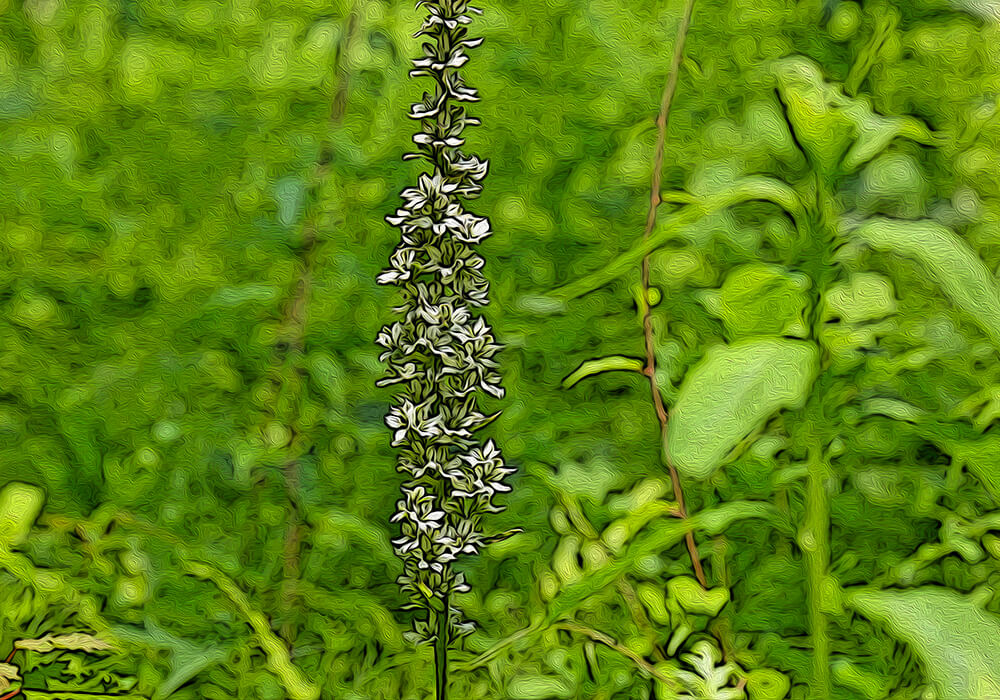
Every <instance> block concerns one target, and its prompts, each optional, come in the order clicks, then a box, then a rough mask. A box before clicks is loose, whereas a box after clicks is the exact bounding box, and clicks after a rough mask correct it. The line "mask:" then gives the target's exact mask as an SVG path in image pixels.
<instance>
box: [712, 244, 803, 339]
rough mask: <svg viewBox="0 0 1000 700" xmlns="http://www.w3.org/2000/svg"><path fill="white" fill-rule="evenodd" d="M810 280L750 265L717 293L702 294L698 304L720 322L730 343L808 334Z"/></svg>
mask: <svg viewBox="0 0 1000 700" xmlns="http://www.w3.org/2000/svg"><path fill="white" fill-rule="evenodd" d="M808 288H809V280H808V278H807V277H805V276H804V275H800V274H790V273H788V272H786V271H785V270H784V269H783V268H781V267H779V266H777V265H766V264H763V263H750V264H749V265H741V266H739V267H737V268H735V269H734V270H732V271H731V272H730V273H729V275H728V276H727V277H726V281H725V282H724V283H723V284H722V287H721V288H719V289H718V290H709V291H706V292H704V293H702V294H701V302H702V304H704V306H705V308H706V309H707V310H708V312H709V313H711V314H712V315H713V316H716V317H718V318H720V319H721V320H722V322H723V324H724V325H725V327H726V334H727V335H728V337H729V338H730V339H732V340H738V339H741V338H746V337H749V336H757V335H798V336H802V335H805V334H806V333H807V332H808V328H807V326H806V322H805V310H806V306H807V305H808V303H809V299H808V298H807V297H806V294H805V291H806V290H807V289H808Z"/></svg>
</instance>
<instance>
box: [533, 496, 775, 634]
mask: <svg viewBox="0 0 1000 700" xmlns="http://www.w3.org/2000/svg"><path fill="white" fill-rule="evenodd" d="M747 518H760V519H763V520H766V521H768V522H770V523H772V524H774V525H777V526H778V527H782V526H783V525H784V524H785V522H784V520H783V516H782V515H781V513H780V512H779V511H778V510H777V509H776V508H775V507H774V506H772V505H770V504H768V503H762V502H755V501H734V502H732V503H726V504H724V505H721V506H719V507H717V508H712V509H711V510H705V511H701V512H699V513H696V514H694V515H692V516H690V517H688V518H687V519H686V520H666V519H659V520H656V521H654V522H653V523H652V524H650V526H649V527H648V528H647V531H646V532H645V533H643V534H641V535H640V536H638V537H636V538H635V540H634V541H633V542H632V545H631V546H630V547H629V548H628V549H627V550H626V552H625V554H624V555H622V556H621V557H619V558H618V559H617V560H615V561H613V562H611V563H609V564H607V565H606V566H603V567H601V568H599V569H597V570H596V571H593V572H591V573H589V574H588V575H587V576H585V577H584V578H583V579H581V580H580V581H577V582H576V583H573V584H571V585H568V586H566V587H564V588H563V589H562V591H560V592H559V594H558V595H557V596H556V597H555V598H553V599H552V601H550V603H549V609H548V613H547V614H546V617H545V624H551V623H553V622H555V621H556V620H558V619H559V618H561V617H562V616H564V615H566V614H568V613H570V612H572V611H573V610H575V609H576V608H577V607H578V606H579V605H581V604H582V603H583V602H584V601H585V600H587V598H589V597H590V596H592V595H594V594H596V593H597V592H598V591H600V590H602V589H603V588H605V587H606V586H608V585H610V584H611V583H613V582H614V581H616V580H617V579H618V577H620V576H622V575H623V574H625V573H626V572H627V571H628V570H629V569H631V568H632V567H633V566H634V565H635V563H636V562H637V561H639V560H640V559H642V558H643V557H647V556H649V555H651V554H660V553H661V552H663V551H664V550H666V549H670V548H671V547H673V546H674V545H676V544H678V543H679V542H680V541H681V540H683V539H684V535H685V533H686V532H687V531H688V530H692V531H696V530H703V531H704V532H706V533H707V534H709V535H715V534H718V533H720V532H723V531H724V530H725V529H726V528H727V527H729V526H730V525H731V524H732V523H734V522H736V521H737V520H743V519H747ZM786 529H787V528H786Z"/></svg>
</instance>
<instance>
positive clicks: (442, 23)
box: [375, 0, 514, 642]
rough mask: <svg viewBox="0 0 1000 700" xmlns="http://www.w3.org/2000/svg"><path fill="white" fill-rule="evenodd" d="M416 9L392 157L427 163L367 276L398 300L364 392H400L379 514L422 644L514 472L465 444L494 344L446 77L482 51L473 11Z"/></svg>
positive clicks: (455, 92) (451, 0)
mask: <svg viewBox="0 0 1000 700" xmlns="http://www.w3.org/2000/svg"><path fill="white" fill-rule="evenodd" d="M417 6H418V7H421V6H424V7H426V8H427V13H428V14H427V17H426V19H425V20H424V22H423V24H422V26H421V28H420V30H419V31H418V32H417V33H416V36H427V37H429V40H428V41H427V43H424V44H423V47H422V53H423V55H422V56H421V57H420V58H417V59H415V60H414V61H413V70H411V71H410V75H412V76H432V77H434V79H435V83H436V84H435V89H434V93H433V94H427V93H424V95H423V98H422V100H421V101H420V102H417V103H414V104H412V105H411V106H410V111H409V116H410V117H411V118H413V119H418V120H420V121H421V127H420V130H419V131H418V132H417V133H416V134H414V136H413V142H414V144H415V145H416V150H417V152H415V153H406V154H405V155H404V156H403V159H404V160H411V159H414V158H422V159H425V160H427V161H428V162H429V163H430V164H431V165H432V166H433V167H432V170H431V172H429V173H427V172H425V173H422V174H421V175H420V176H419V177H418V179H417V184H416V185H415V186H413V187H407V188H405V189H403V190H402V192H401V193H400V197H401V199H402V205H401V206H400V207H399V208H397V209H396V211H395V214H393V215H389V216H386V217H385V219H386V221H387V222H388V223H389V224H391V225H393V226H395V227H397V228H398V230H399V232H400V244H399V246H398V247H397V248H396V250H395V251H394V252H393V254H392V256H391V257H390V260H389V267H388V269H386V270H384V271H383V272H382V273H381V274H380V275H378V277H377V281H378V283H380V284H391V285H396V286H397V288H398V289H399V293H400V295H401V303H400V304H399V306H397V307H395V308H394V313H396V314H399V319H398V320H397V321H395V322H394V323H391V324H389V325H387V326H385V327H383V328H382V329H381V330H380V331H379V333H378V336H377V338H376V341H375V342H376V343H377V344H378V345H379V346H380V347H381V348H383V352H381V354H380V355H379V359H380V360H381V361H383V362H385V363H387V372H386V374H385V376H384V377H383V378H381V379H380V380H379V381H378V382H377V384H378V385H379V386H386V385H393V384H395V385H399V387H400V388H399V389H398V391H399V394H397V397H396V400H395V402H394V403H393V405H392V406H391V407H390V409H389V411H388V414H387V415H386V418H385V423H386V425H387V426H388V427H389V428H390V429H391V430H392V445H393V446H395V447H399V448H401V449H400V453H399V456H398V459H397V469H398V470H399V471H400V472H401V473H403V474H405V475H407V478H408V479H409V480H408V481H406V482H405V483H404V485H403V486H402V492H403V498H401V499H400V500H399V502H398V504H397V510H396V514H395V515H394V516H393V517H392V522H394V523H398V526H399V528H400V533H399V535H400V536H399V537H397V538H395V539H393V540H392V544H393V546H394V548H395V551H396V553H397V554H398V556H399V557H400V558H401V560H402V562H403V575H402V576H400V577H399V579H398V582H399V585H400V587H401V589H402V591H403V592H404V593H405V594H406V595H407V596H408V597H409V601H410V602H409V604H408V606H407V608H408V609H415V610H421V611H424V613H425V614H424V617H423V618H422V619H416V620H415V621H414V628H413V635H412V638H413V639H415V640H418V641H424V642H427V641H431V640H433V639H434V638H435V637H436V635H437V627H436V625H437V615H438V614H441V613H438V612H436V611H438V610H441V609H442V608H441V607H440V605H439V603H440V601H443V600H449V597H450V596H451V594H452V593H462V592H466V591H468V590H469V586H468V584H467V583H466V582H465V579H464V577H463V576H462V574H461V573H459V572H457V571H454V570H453V569H452V562H454V561H455V560H456V559H458V558H459V557H461V556H467V555H474V554H476V553H477V552H479V550H480V549H481V548H482V546H483V544H484V543H485V542H487V541H490V540H489V538H487V537H486V536H485V535H484V533H483V532H482V528H481V520H482V517H483V516H484V515H485V514H486V513H491V512H496V511H498V510H500V507H499V506H497V505H495V504H493V502H492V499H493V497H494V496H495V495H496V494H498V493H505V492H507V491H510V486H509V485H508V484H506V483H505V482H504V479H505V478H506V477H507V476H509V475H510V474H511V473H513V471H514V470H513V469H511V468H509V467H507V466H506V465H505V464H504V463H503V458H502V456H501V455H500V451H499V449H498V448H497V447H496V445H495V443H494V442H493V441H492V440H489V441H487V442H486V443H485V444H480V442H479V441H478V440H477V437H476V433H477V431H478V430H479V429H481V428H482V427H484V426H485V425H486V424H487V423H489V422H490V421H491V420H492V419H493V418H494V417H495V415H493V416H487V415H485V414H484V413H483V412H482V411H481V410H480V408H479V406H478V403H477V402H478V400H479V398H480V396H481V395H483V394H485V395H491V396H494V397H497V398H500V397H502V396H503V393H504V391H503V387H501V386H500V376H499V374H498V373H497V371H496V368H497V364H496V362H495V360H494V356H495V355H496V353H497V352H499V350H500V349H501V346H500V345H499V344H497V343H496V341H495V339H494V337H493V332H492V329H491V328H490V326H489V325H488V324H487V323H486V321H485V320H484V319H483V318H482V317H480V316H477V315H475V314H474V313H473V310H474V309H476V308H478V307H482V306H486V304H487V303H488V301H489V297H488V292H489V283H488V282H487V281H486V278H485V277H484V276H483V273H482V269H483V266H484V262H483V258H482V257H481V256H479V255H478V254H476V253H475V252H474V250H473V248H472V246H475V245H477V244H479V243H480V242H481V241H482V240H484V239H485V238H486V237H488V236H489V235H490V234H491V233H492V230H491V228H490V222H489V220H488V219H487V218H486V217H482V216H477V215H475V214H473V213H471V212H469V211H467V210H466V208H465V201H466V200H470V199H474V198H475V197H477V196H478V195H479V193H480V192H481V190H482V186H481V184H480V181H482V180H483V178H484V177H485V176H486V174H487V171H488V162H487V161H485V160H480V159H479V158H477V157H476V156H471V155H467V154H465V153H462V152H461V150H459V149H460V148H461V147H463V146H464V145H465V139H464V137H463V135H462V134H463V130H464V128H465V127H466V126H470V125H477V124H479V123H480V122H479V120H478V119H475V118H474V117H471V116H469V115H468V114H467V113H466V108H465V106H464V103H467V102H475V101H477V100H478V99H479V97H478V93H477V92H476V91H475V90H474V89H472V88H470V87H468V86H467V85H466V84H465V81H464V79H463V78H462V76H461V75H460V74H459V69H461V68H462V67H464V66H465V65H466V63H467V62H468V61H469V55H468V51H469V50H470V49H473V48H475V47H476V46H479V45H480V44H481V43H482V39H479V38H475V39H470V38H467V37H466V35H465V32H466V30H465V29H464V28H463V25H466V24H468V23H469V22H470V18H469V15H470V14H478V13H480V11H479V10H478V9H477V8H473V7H469V6H468V4H467V0H420V2H418V3H417ZM429 597H430V599H429ZM431 599H437V601H438V602H437V603H434V605H432V604H431ZM435 605H436V606H437V607H435ZM447 615H448V619H449V622H450V625H451V635H453V636H458V635H461V634H467V633H468V632H469V631H471V630H472V629H473V626H472V624H471V623H470V622H468V621H465V620H463V619H462V615H461V613H460V612H459V611H458V610H457V609H456V608H455V607H453V606H450V605H449V607H448V610H447Z"/></svg>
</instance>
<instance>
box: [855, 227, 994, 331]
mask: <svg viewBox="0 0 1000 700" xmlns="http://www.w3.org/2000/svg"><path fill="white" fill-rule="evenodd" d="M852 235H853V236H854V237H855V238H857V239H859V240H861V241H862V242H864V243H865V244H866V245H868V246H870V247H871V248H874V249H875V250H879V251H883V252H892V253H897V254H899V255H902V256H904V257H907V258H911V259H913V260H916V261H917V262H918V263H919V264H920V266H921V267H923V269H924V270H926V271H927V273H928V274H929V275H930V276H931V277H932V278H933V279H934V281H935V282H936V283H937V284H938V286H940V287H941V290H942V291H943V292H944V293H945V295H946V296H947V297H948V298H949V299H950V300H951V302H952V303H953V304H954V305H955V306H956V307H958V308H959V309H961V310H962V311H964V312H966V313H967V314H968V315H969V316H970V317H971V318H972V320H973V321H974V322H975V323H976V324H977V325H978V326H979V327H980V328H981V329H982V330H983V332H984V333H986V335H987V336H989V338H990V340H992V341H993V342H994V343H995V344H996V345H997V346H1000V287H998V286H997V282H996V279H995V278H994V277H993V275H992V274H991V273H990V271H989V268H987V267H986V265H985V264H984V263H983V261H982V260H981V259H980V257H979V256H978V255H977V254H976V252H975V251H974V250H973V249H972V248H971V247H970V246H969V245H968V244H967V243H966V242H965V241H963V240H962V239H961V238H960V237H959V236H957V235H956V234H955V233H954V232H952V231H951V229H948V228H946V227H944V226H942V225H940V224H937V223H934V222H933V221H900V220H894V219H873V220H871V221H869V222H868V223H865V224H863V225H861V226H860V227H858V228H857V229H855V230H854V232H853V234H852Z"/></svg>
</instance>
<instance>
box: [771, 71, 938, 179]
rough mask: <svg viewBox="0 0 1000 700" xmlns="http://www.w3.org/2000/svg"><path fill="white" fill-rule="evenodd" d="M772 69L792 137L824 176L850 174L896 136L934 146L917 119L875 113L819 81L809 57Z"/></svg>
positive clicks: (857, 100) (863, 102)
mask: <svg viewBox="0 0 1000 700" xmlns="http://www.w3.org/2000/svg"><path fill="white" fill-rule="evenodd" d="M772 70H773V72H774V75H775V77H776V78H777V80H778V90H779V94H780V95H781V98H782V101H783V102H784V103H785V106H786V109H787V113H788V119H789V121H790V122H791V124H792V128H793V129H794V131H795V136H796V137H797V139H798V141H799V143H801V144H802V147H803V148H805V150H806V151H807V154H808V155H809V156H810V158H811V159H812V160H813V162H815V163H816V164H817V165H819V166H820V167H821V168H822V170H823V171H824V172H825V173H826V174H828V175H832V174H835V173H838V172H839V173H851V172H854V171H855V170H857V168H859V167H860V166H862V165H864V164H865V163H866V162H868V161H869V160H871V159H872V158H874V157H875V156H877V155H879V154H880V153H882V152H883V151H884V150H885V149H886V148H888V146H889V144H890V143H891V142H892V140H893V139H895V138H897V137H906V138H909V139H911V140H914V141H917V142H918V143H924V144H929V143H933V142H934V136H933V134H932V133H931V132H930V130H929V129H927V127H926V126H925V125H924V124H922V123H921V122H919V121H918V120H916V119H914V118H912V117H885V116H882V115H879V114H876V113H875V112H874V111H873V110H872V108H871V105H870V104H869V103H868V102H867V101H866V100H864V99H861V98H853V97H847V96H846V95H844V93H843V92H842V90H841V88H840V87H839V86H836V85H832V84H830V83H827V82H826V81H825V80H824V79H823V74H822V72H821V70H820V68H819V66H818V65H816V64H815V63H814V62H813V61H811V60H810V59H807V58H804V57H802V56H791V57H788V58H784V59H781V60H779V61H776V62H775V63H774V64H773V66H772Z"/></svg>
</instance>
